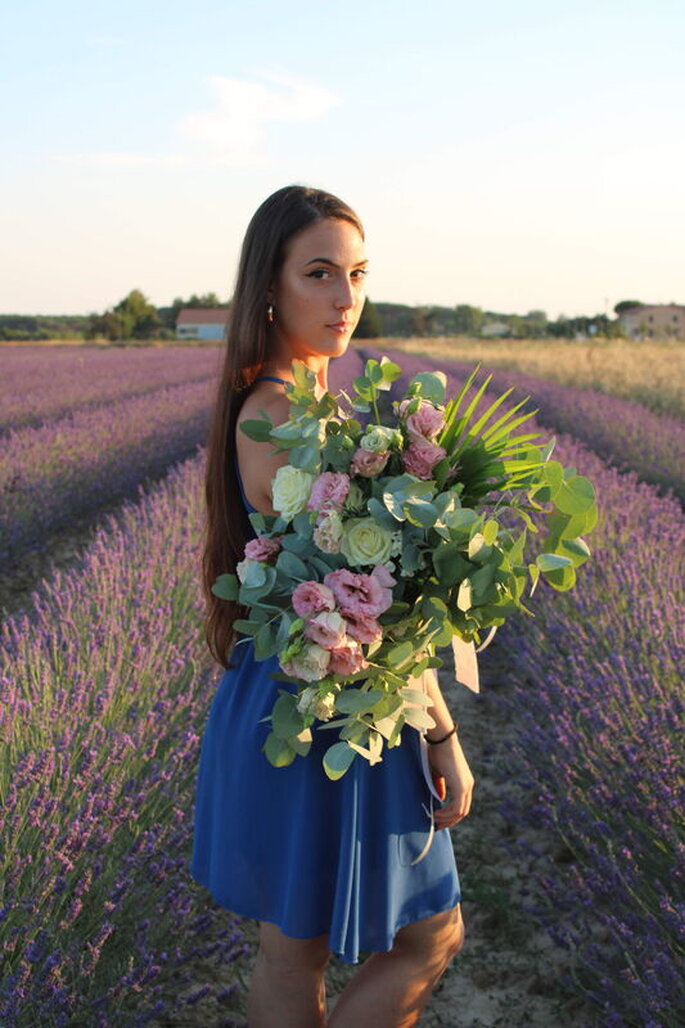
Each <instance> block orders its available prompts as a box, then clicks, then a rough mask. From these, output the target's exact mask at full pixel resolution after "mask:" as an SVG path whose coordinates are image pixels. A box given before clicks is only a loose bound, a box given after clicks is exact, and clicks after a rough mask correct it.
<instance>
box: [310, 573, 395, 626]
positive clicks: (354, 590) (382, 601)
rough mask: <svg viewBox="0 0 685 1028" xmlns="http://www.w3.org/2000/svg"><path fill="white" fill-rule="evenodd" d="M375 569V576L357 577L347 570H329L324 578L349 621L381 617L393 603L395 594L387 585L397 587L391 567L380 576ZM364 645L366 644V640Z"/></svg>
mask: <svg viewBox="0 0 685 1028" xmlns="http://www.w3.org/2000/svg"><path fill="white" fill-rule="evenodd" d="M377 570H378V568H375V569H374V573H373V574H371V575H357V574H355V573H354V571H349V570H348V569H347V568H340V569H339V570H338V571H329V573H328V574H327V575H326V577H325V578H324V584H325V585H327V586H328V587H329V589H330V590H331V591H332V593H333V596H334V597H335V602H336V603H337V605H338V608H339V610H340V612H341V613H342V615H343V616H344V617H345V618H347V617H348V616H352V617H361V618H377V617H378V615H379V614H382V613H383V611H385V610H387V609H388V607H389V606H390V604H391V603H392V591H391V590H390V588H389V587H388V585H387V584H386V583H387V582H389V581H391V582H392V584H393V585H394V584H395V579H394V578H393V577H392V575H391V574H390V572H389V571H388V569H387V568H383V572H385V575H384V574H383V572H381V573H380V575H377V574H376V573H375V572H376V571H377ZM355 638H356V636H355ZM360 642H364V640H363V639H361V640H360Z"/></svg>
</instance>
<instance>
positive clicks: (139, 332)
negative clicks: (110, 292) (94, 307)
mask: <svg viewBox="0 0 685 1028" xmlns="http://www.w3.org/2000/svg"><path fill="white" fill-rule="evenodd" d="M114 313H115V314H118V315H119V316H120V318H121V319H122V321H123V324H124V329H125V336H126V338H131V339H148V338H149V337H150V336H151V335H153V334H154V332H155V329H158V328H160V327H161V324H162V321H161V318H160V317H159V314H158V313H157V308H156V307H155V306H154V305H153V304H151V303H150V302H149V301H148V299H147V297H146V296H145V295H144V293H141V291H140V289H132V290H131V292H130V293H129V294H128V296H125V297H124V299H123V300H120V301H119V303H118V304H117V305H116V307H115V308H114Z"/></svg>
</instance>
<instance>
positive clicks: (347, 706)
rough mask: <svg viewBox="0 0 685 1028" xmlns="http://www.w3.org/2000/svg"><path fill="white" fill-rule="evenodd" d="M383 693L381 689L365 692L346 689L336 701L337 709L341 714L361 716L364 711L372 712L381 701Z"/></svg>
mask: <svg viewBox="0 0 685 1028" xmlns="http://www.w3.org/2000/svg"><path fill="white" fill-rule="evenodd" d="M382 698H383V693H382V692H381V691H380V690H379V689H370V690H369V691H368V692H365V691H364V690H363V689H349V688H348V689H345V690H343V692H341V693H340V694H339V695H338V696H337V697H336V700H335V709H336V710H339V711H340V713H341V714H360V713H361V712H362V711H365V710H370V709H371V708H372V707H374V706H375V705H376V704H377V703H378V701H379V700H381V699H382Z"/></svg>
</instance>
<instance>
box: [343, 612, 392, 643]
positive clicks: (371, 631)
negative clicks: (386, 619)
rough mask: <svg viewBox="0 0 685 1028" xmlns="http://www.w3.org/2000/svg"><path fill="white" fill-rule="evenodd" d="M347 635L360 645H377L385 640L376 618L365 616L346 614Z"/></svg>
mask: <svg viewBox="0 0 685 1028" xmlns="http://www.w3.org/2000/svg"><path fill="white" fill-rule="evenodd" d="M345 620H346V621H347V634H348V635H349V636H351V638H352V639H356V640H357V642H360V643H375V642H379V640H380V639H382V638H383V629H382V628H381V626H380V625H379V623H378V622H377V621H376V620H375V618H371V617H368V616H365V615H364V614H346V615H345Z"/></svg>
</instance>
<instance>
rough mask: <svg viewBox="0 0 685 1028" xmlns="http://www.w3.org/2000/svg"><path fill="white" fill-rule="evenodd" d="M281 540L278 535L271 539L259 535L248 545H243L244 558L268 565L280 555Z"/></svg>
mask: <svg viewBox="0 0 685 1028" xmlns="http://www.w3.org/2000/svg"><path fill="white" fill-rule="evenodd" d="M281 538H282V536H280V535H278V536H274V537H273V539H269V538H268V537H267V536H265V535H260V536H258V537H257V538H256V539H250V541H249V542H248V543H245V556H246V557H248V558H249V559H250V560H261V561H264V562H265V563H268V562H269V561H271V560H273V558H274V557H275V556H276V555H277V554H278V553H280V550H281Z"/></svg>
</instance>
